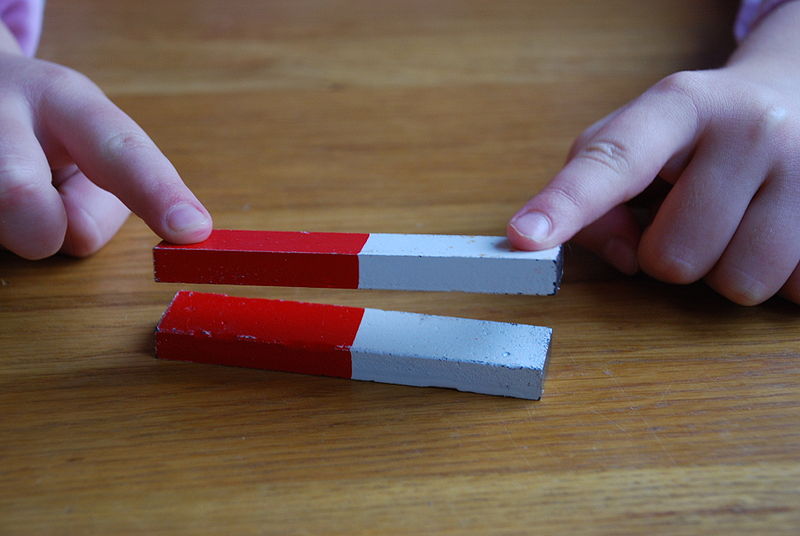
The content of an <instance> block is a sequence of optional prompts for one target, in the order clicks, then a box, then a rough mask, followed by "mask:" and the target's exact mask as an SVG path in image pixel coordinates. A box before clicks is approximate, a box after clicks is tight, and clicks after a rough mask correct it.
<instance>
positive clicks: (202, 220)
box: [167, 203, 208, 234]
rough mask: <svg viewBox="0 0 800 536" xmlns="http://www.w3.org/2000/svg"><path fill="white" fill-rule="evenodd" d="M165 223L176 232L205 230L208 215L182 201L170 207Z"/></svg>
mask: <svg viewBox="0 0 800 536" xmlns="http://www.w3.org/2000/svg"><path fill="white" fill-rule="evenodd" d="M167 225H168V226H169V228H170V230H172V231H174V232H176V233H181V234H183V233H189V232H191V231H198V230H201V229H202V230H205V229H206V228H207V227H208V216H206V215H205V214H203V213H202V212H200V211H199V210H198V209H197V208H196V207H194V206H193V205H189V204H187V203H183V204H180V205H175V206H174V207H172V208H171V209H170V211H169V213H168V214H167Z"/></svg>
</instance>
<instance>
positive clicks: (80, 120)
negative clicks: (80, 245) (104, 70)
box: [43, 74, 211, 243]
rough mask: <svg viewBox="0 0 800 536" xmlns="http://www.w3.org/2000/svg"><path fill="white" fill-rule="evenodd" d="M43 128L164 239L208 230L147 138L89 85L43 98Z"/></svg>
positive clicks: (203, 215)
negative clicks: (44, 125) (44, 126)
mask: <svg viewBox="0 0 800 536" xmlns="http://www.w3.org/2000/svg"><path fill="white" fill-rule="evenodd" d="M43 100H44V103H43V106H45V113H44V114H43V119H44V121H46V125H47V129H48V131H49V132H51V133H52V134H53V135H54V136H55V137H56V138H57V140H58V141H59V143H60V144H61V145H62V146H63V147H64V149H65V150H66V151H67V153H69V155H70V157H71V158H72V159H73V160H74V161H75V163H76V164H77V165H78V167H79V168H80V169H81V171H83V173H84V174H85V175H86V176H87V177H89V178H90V179H91V180H92V182H94V183H95V184H97V185H98V186H100V187H101V188H103V189H104V190H108V191H109V192H111V193H112V194H114V195H115V196H117V197H118V198H119V199H120V200H121V201H122V202H123V203H125V205H127V206H128V208H130V209H131V210H132V211H133V212H134V213H136V214H137V215H138V216H139V217H141V218H142V219H143V220H144V221H145V222H146V223H147V224H148V225H149V226H150V228H151V229H153V231H154V232H155V233H156V234H158V235H159V236H161V237H162V238H164V239H165V240H167V241H170V242H175V243H191V242H198V241H201V240H204V239H205V238H206V237H207V236H208V235H209V233H210V232H211V216H210V215H209V213H208V211H207V210H206V209H205V207H204V206H203V205H202V203H200V201H199V200H198V199H197V198H196V197H195V196H194V194H193V193H192V192H191V191H190V190H189V188H187V187H186V185H185V184H184V182H183V180H181V178H180V176H179V175H178V172H177V171H176V170H175V168H174V167H173V165H172V164H171V163H170V161H169V160H168V159H167V158H166V157H165V156H164V154H163V153H162V152H161V151H160V150H159V149H158V147H156V145H155V143H154V142H153V141H152V140H151V139H150V137H149V136H148V135H147V134H146V133H145V132H144V130H142V128H141V127H139V125H137V124H136V122H134V121H133V120H132V119H131V118H130V117H128V116H127V115H126V114H125V113H124V112H123V111H122V110H120V109H119V108H117V107H116V106H115V105H114V104H113V103H112V102H111V101H110V100H109V99H108V98H107V97H106V96H105V95H104V94H103V93H102V91H100V90H99V88H97V86H95V85H94V84H93V83H91V82H90V81H88V80H87V79H82V78H81V77H80V75H77V74H76V77H75V81H73V83H72V84H68V85H66V87H63V88H62V89H61V90H58V91H52V92H51V93H50V94H49V95H48V98H46V99H43Z"/></svg>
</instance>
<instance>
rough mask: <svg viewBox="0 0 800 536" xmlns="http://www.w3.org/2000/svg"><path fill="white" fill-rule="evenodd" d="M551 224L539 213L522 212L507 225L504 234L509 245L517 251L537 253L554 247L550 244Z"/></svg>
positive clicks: (546, 217) (544, 215) (547, 218)
mask: <svg viewBox="0 0 800 536" xmlns="http://www.w3.org/2000/svg"><path fill="white" fill-rule="evenodd" d="M552 230H553V223H552V221H551V220H550V218H549V217H548V216H547V215H546V214H544V213H543V212H539V211H535V210H534V211H530V212H522V213H519V214H517V215H516V216H514V217H513V218H512V219H511V221H510V222H509V223H508V227H507V229H506V232H507V234H508V239H509V241H510V242H511V244H512V245H513V246H514V247H516V248H519V249H524V250H531V251H537V250H541V249H547V248H550V247H553V246H555V245H556V244H553V243H551V242H552Z"/></svg>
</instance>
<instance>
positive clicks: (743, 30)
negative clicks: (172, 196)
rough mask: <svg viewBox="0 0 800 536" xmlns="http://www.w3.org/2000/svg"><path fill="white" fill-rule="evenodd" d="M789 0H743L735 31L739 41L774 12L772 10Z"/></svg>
mask: <svg viewBox="0 0 800 536" xmlns="http://www.w3.org/2000/svg"><path fill="white" fill-rule="evenodd" d="M788 1H789V0H742V4H741V7H740V8H739V14H738V15H737V17H736V24H735V25H734V27H733V33H734V35H735V36H736V40H737V41H742V40H743V39H744V38H745V37H747V34H748V33H750V31H751V30H752V29H753V28H755V27H756V25H758V23H759V22H761V19H763V18H764V17H766V16H767V15H769V14H770V13H772V11H773V10H774V9H775V8H776V7H778V6H780V5H781V4H785V3H786V2H788Z"/></svg>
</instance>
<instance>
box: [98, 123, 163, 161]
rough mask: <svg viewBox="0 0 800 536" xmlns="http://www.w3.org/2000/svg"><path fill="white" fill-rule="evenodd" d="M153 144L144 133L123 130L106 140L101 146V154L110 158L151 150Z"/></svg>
mask: <svg viewBox="0 0 800 536" xmlns="http://www.w3.org/2000/svg"><path fill="white" fill-rule="evenodd" d="M152 147H153V142H152V141H150V138H149V137H148V136H147V134H145V133H144V132H138V131H135V130H125V131H122V132H117V133H116V134H113V135H112V136H110V137H109V138H107V139H106V140H105V141H104V142H103V144H102V151H103V154H104V155H106V156H107V157H110V158H116V157H118V156H119V155H124V154H130V153H135V152H140V151H147V150H150V149H152Z"/></svg>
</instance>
